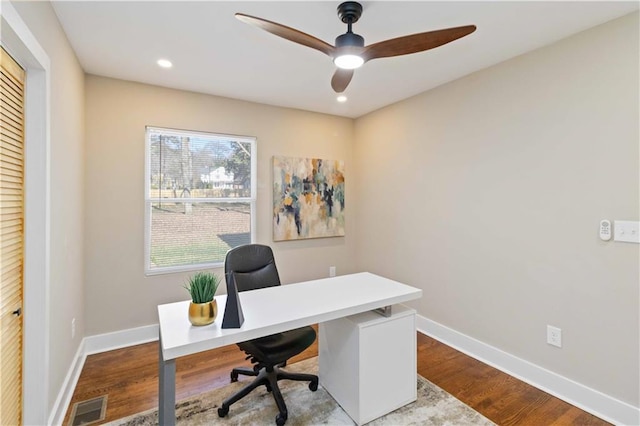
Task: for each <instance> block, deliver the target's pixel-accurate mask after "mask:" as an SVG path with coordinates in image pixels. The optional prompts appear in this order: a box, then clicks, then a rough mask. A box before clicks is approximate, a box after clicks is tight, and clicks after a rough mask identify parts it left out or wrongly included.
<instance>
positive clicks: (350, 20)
mask: <svg viewBox="0 0 640 426" xmlns="http://www.w3.org/2000/svg"><path fill="white" fill-rule="evenodd" d="M361 15H362V5H361V4H360V3H358V2H357V1H346V2H344V3H341V4H340V5H339V6H338V18H340V20H341V21H342V22H344V23H345V24H354V23H356V22H358V19H360V16H361Z"/></svg>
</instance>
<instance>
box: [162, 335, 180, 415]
mask: <svg viewBox="0 0 640 426" xmlns="http://www.w3.org/2000/svg"><path fill="white" fill-rule="evenodd" d="M158 346H159V347H160V351H159V352H160V354H159V358H158V359H159V362H158V368H159V371H158V379H159V380H158V381H159V383H160V387H159V389H158V424H160V425H163V426H173V425H175V424H176V360H175V359H170V360H168V361H165V360H164V358H163V356H162V336H161V337H160V340H159V341H158Z"/></svg>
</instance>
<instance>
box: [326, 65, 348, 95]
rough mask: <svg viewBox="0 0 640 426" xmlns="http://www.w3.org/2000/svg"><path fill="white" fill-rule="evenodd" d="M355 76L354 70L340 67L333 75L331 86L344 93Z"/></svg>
mask: <svg viewBox="0 0 640 426" xmlns="http://www.w3.org/2000/svg"><path fill="white" fill-rule="evenodd" d="M352 77H353V70H345V69H342V68H338V69H337V70H336V72H335V73H333V77H331V87H332V88H333V90H334V91H335V92H336V93H342V92H344V90H345V89H346V88H347V86H348V85H349V83H350V82H351V78H352Z"/></svg>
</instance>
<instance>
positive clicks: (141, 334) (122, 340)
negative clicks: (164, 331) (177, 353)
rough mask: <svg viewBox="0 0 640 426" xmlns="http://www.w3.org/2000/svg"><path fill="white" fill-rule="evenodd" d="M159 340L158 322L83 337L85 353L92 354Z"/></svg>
mask: <svg viewBox="0 0 640 426" xmlns="http://www.w3.org/2000/svg"><path fill="white" fill-rule="evenodd" d="M156 340H158V324H152V325H145V326H143V327H138V328H130V329H127V330H120V331H114V332H112V333H105V334H96V335H95V336H88V337H85V338H84V339H83V342H84V354H85V355H92V354H97V353H100V352H106V351H112V350H114V349H120V348H126V347H128V346H134V345H140V344H142V343H148V342H153V341H156Z"/></svg>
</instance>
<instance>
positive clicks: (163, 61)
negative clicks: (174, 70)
mask: <svg viewBox="0 0 640 426" xmlns="http://www.w3.org/2000/svg"><path fill="white" fill-rule="evenodd" d="M157 64H158V65H159V66H161V67H162V68H171V67H172V66H173V64H172V63H171V61H170V60H168V59H158V62H157Z"/></svg>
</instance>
